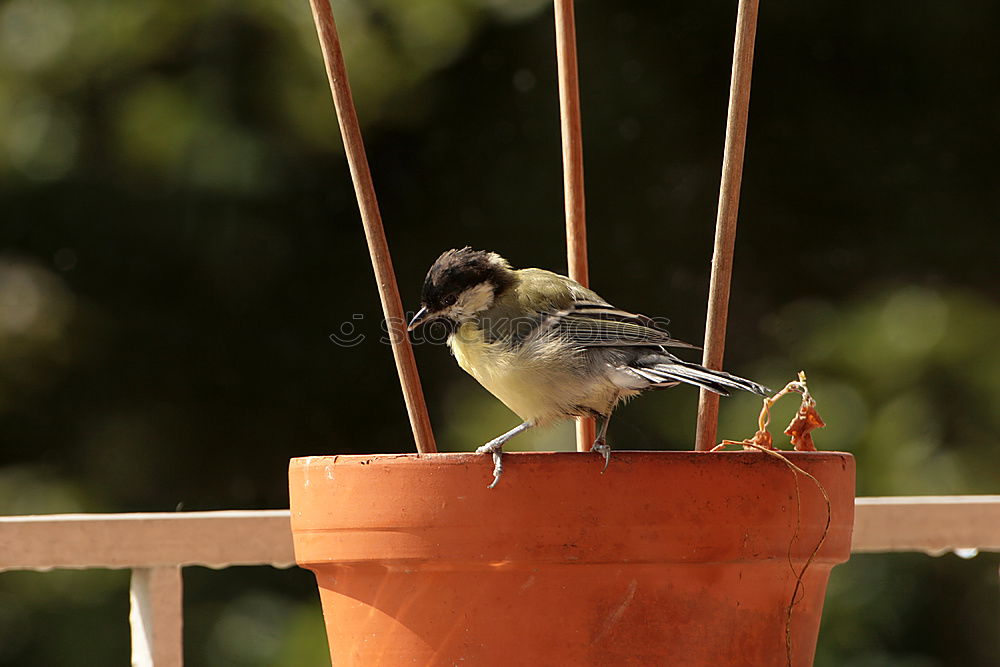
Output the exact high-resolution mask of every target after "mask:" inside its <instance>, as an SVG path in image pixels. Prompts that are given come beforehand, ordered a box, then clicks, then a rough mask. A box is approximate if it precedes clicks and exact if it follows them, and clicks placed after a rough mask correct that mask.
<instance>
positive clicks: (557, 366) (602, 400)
mask: <svg viewBox="0 0 1000 667" xmlns="http://www.w3.org/2000/svg"><path fill="white" fill-rule="evenodd" d="M448 345H449V346H450V347H451V350H452V352H453V353H454V355H455V359H456V361H458V365H459V366H461V367H462V369H463V370H465V371H466V372H467V373H469V375H471V376H472V377H474V378H476V380H478V381H479V384H481V385H483V386H484V387H485V388H486V389H487V390H488V391H489V392H490V393H491V394H493V395H494V396H496V397H497V398H498V399H500V400H501V401H502V402H503V404H504V405H506V406H507V407H508V408H510V409H511V410H513V411H514V412H515V413H517V415H518V416H519V417H521V419H523V420H525V421H531V422H534V423H543V422H546V421H550V420H553V419H557V418H561V417H566V416H567V413H570V412H572V410H573V409H574V408H576V407H578V406H581V405H582V406H587V407H591V408H593V409H595V410H597V411H598V412H605V411H606V410H607V409H608V408H610V403H611V401H612V400H613V399H612V393H613V391H612V389H613V388H612V387H611V386H610V385H608V387H604V386H603V385H605V384H607V383H606V382H604V381H598V380H597V378H594V379H593V380H589V379H585V378H583V377H581V374H580V372H579V371H580V369H579V368H578V367H577V365H576V360H575V358H574V356H573V354H572V353H569V354H567V351H566V350H565V349H564V348H562V347H560V346H559V345H558V344H557V343H554V342H553V341H544V340H543V341H533V342H528V343H525V344H524V345H522V346H521V347H519V348H517V349H516V350H511V349H510V348H509V347H506V346H505V345H503V344H502V343H488V342H487V341H486V340H485V339H484V337H483V332H482V330H480V329H479V328H478V327H477V326H475V325H474V324H472V323H466V324H464V325H462V326H461V327H459V329H458V330H457V331H456V332H455V333H454V334H453V335H452V336H451V337H450V338H449V339H448Z"/></svg>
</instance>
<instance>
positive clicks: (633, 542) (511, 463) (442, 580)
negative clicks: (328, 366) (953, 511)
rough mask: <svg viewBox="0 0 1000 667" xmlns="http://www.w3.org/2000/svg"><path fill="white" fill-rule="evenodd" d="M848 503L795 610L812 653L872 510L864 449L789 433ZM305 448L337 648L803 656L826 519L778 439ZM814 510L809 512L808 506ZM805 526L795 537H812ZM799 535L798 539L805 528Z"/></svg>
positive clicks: (315, 551) (810, 466)
mask: <svg viewBox="0 0 1000 667" xmlns="http://www.w3.org/2000/svg"><path fill="white" fill-rule="evenodd" d="M785 454H786V455H787V456H788V457H789V458H790V459H791V460H793V461H794V462H795V463H796V464H797V465H799V466H801V467H802V468H803V469H805V470H807V471H809V472H810V473H812V474H813V475H815V476H816V477H817V478H818V479H819V480H820V481H821V482H822V483H823V485H824V486H825V487H826V489H827V492H828V493H829V495H830V498H831V501H832V505H833V507H832V522H831V524H830V530H829V534H828V535H827V538H826V540H825V542H824V544H823V547H822V549H821V550H820V551H819V553H818V554H817V556H816V558H815V560H814V561H813V562H812V564H811V565H810V567H809V569H808V570H807V572H806V575H805V577H804V590H803V595H802V596H801V599H800V600H799V601H798V602H797V604H796V605H795V606H794V610H793V612H792V622H791V638H792V647H793V649H792V650H793V657H794V660H793V663H794V665H796V666H799V665H809V664H811V663H812V658H813V653H814V651H815V644H816V636H817V632H818V629H819V619H820V612H821V610H822V606H823V597H824V594H825V590H826V582H827V577H828V575H829V572H830V569H831V568H832V567H833V566H834V565H835V564H837V563H841V562H844V561H846V560H847V558H848V556H849V553H850V544H851V529H852V525H853V521H854V459H853V458H852V457H851V456H850V455H849V454H842V453H829V452H805V453H798V452H785ZM504 463H505V472H504V477H503V480H502V481H501V482H500V484H499V486H498V487H497V488H496V489H493V490H487V489H486V485H487V483H488V482H489V481H490V479H491V470H492V466H491V465H490V462H489V460H488V459H487V457H485V456H478V455H473V454H435V455H429V456H418V455H415V454H414V455H377V456H330V457H308V458H301V459H293V460H292V461H291V467H290V473H289V477H290V491H291V511H292V530H293V533H294V540H295V556H296V560H297V561H298V563H299V565H301V566H302V567H305V568H308V569H310V570H312V571H313V572H315V574H316V578H317V581H318V583H319V589H320V597H321V599H322V603H323V614H324V616H325V619H326V627H327V633H328V637H329V641H330V653H331V656H332V660H333V664H334V665H364V666H366V667H368V666H371V665H403V664H407V665H408V664H417V665H456V664H467V665H677V666H690V665H706V666H708V665H711V666H712V667H720V666H722V665H754V666H756V667H761V666H766V665H786V664H787V663H786V638H785V625H786V619H787V612H788V606H789V603H790V600H791V596H792V590H793V587H794V585H795V575H794V574H793V572H792V567H791V566H790V564H789V560H791V562H792V564H793V565H794V567H795V569H796V570H797V571H798V570H801V568H802V564H803V563H804V562H805V560H806V559H807V558H808V556H809V554H810V553H812V551H813V549H814V547H815V546H816V544H817V542H818V540H819V539H820V536H821V534H822V532H823V527H824V525H825V524H826V519H827V510H826V504H825V502H824V500H823V498H822V496H821V494H820V493H819V491H818V490H817V489H816V487H815V485H814V484H813V483H812V482H811V481H809V480H808V479H805V478H803V477H801V476H800V477H799V478H798V481H799V485H798V486H799V489H800V492H801V511H797V509H796V508H797V505H796V491H795V479H794V477H793V473H792V472H791V470H790V469H789V468H788V467H787V466H786V465H784V464H783V463H782V462H780V461H776V460H775V459H773V458H771V457H768V456H766V455H764V454H761V453H760V452H721V453H714V454H711V453H701V452H622V451H616V452H615V453H614V454H613V455H612V458H611V465H610V467H609V468H608V470H607V472H606V473H605V474H603V475H602V474H600V469H601V461H600V457H598V456H596V455H588V454H578V453H575V452H566V453H512V454H507V455H506V457H505V459H504ZM797 524H798V528H797V529H796V525H797ZM796 534H797V537H795V536H796ZM793 538H794V539H793Z"/></svg>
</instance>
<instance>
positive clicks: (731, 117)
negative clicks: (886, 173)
mask: <svg viewBox="0 0 1000 667" xmlns="http://www.w3.org/2000/svg"><path fill="white" fill-rule="evenodd" d="M757 4H758V0H740V4H739V9H738V10H737V17H736V43H735V44H734V45H733V72H732V79H731V80H730V84H729V113H728V118H727V121H726V148H725V153H724V155H723V158H722V183H721V185H720V187H719V212H718V217H717V218H716V223H715V250H714V251H713V253H712V278H711V283H710V285H709V289H708V315H707V318H706V322H705V352H704V355H703V357H702V362H701V363H702V365H703V366H705V367H706V368H711V369H713V370H722V358H723V355H724V352H725V347H726V318H727V316H728V314H729V285H730V280H731V278H732V272H733V247H734V245H735V243H736V216H737V213H738V212H739V206H740V184H741V182H742V179H743V152H744V147H745V145H746V136H747V109H748V107H749V105H750V75H751V72H752V70H753V45H754V37H755V35H756V32H757ZM718 417H719V396H718V394H714V393H712V392H710V391H707V390H705V389H702V390H701V396H700V398H699V401H698V428H697V435H696V438H695V449H697V450H700V451H708V450H710V449H712V447H714V446H715V438H716V428H717V426H718Z"/></svg>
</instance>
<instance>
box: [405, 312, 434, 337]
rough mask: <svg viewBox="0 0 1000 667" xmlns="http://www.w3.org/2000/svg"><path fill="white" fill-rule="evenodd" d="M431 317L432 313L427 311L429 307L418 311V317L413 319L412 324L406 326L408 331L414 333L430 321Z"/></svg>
mask: <svg viewBox="0 0 1000 667" xmlns="http://www.w3.org/2000/svg"><path fill="white" fill-rule="evenodd" d="M430 317H431V312H430V311H429V310H427V306H424V307H423V308H421V309H420V310H418V311H417V314H416V315H414V316H413V319H412V320H410V323H409V324H408V325H407V326H406V330H407V331H413V330H414V329H416V328H417V327H419V326H420V325H421V324H423V323H424V322H425V321H427V320H428V319H430Z"/></svg>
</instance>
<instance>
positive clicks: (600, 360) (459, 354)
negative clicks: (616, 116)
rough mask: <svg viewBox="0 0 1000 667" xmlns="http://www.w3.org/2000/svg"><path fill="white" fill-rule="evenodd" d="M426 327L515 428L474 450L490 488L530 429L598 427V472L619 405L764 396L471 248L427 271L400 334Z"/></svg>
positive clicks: (598, 302)
mask: <svg viewBox="0 0 1000 667" xmlns="http://www.w3.org/2000/svg"><path fill="white" fill-rule="evenodd" d="M432 321H433V322H440V323H442V324H444V326H445V327H446V331H447V333H448V336H447V344H448V346H449V348H450V349H451V352H452V354H453V355H454V357H455V359H456V361H457V362H458V365H459V366H460V367H461V368H462V369H463V370H465V371H466V372H467V373H469V374H470V375H471V376H472V377H474V378H475V379H476V380H477V381H478V382H479V383H480V384H481V385H482V386H483V387H485V388H486V389H487V390H488V391H489V392H490V393H491V394H493V395H494V396H495V397H496V398H498V399H499V400H500V401H501V402H502V403H503V404H504V405H506V406H507V407H508V408H510V410H511V411H513V412H514V413H515V414H517V415H518V416H519V417H520V418H521V420H522V423H521V424H520V425H518V426H516V427H514V428H513V429H511V430H510V431H507V432H506V433H504V434H502V435H500V436H498V437H496V438H494V439H493V440H490V441H489V442H487V443H486V444H484V445H483V446H481V447H479V448H478V449H477V450H476V453H478V454H491V455H492V458H493V483H492V484H490V485H489V488H493V487H495V486H496V485H497V483H498V482H499V481H500V477H501V475H502V474H503V460H502V454H503V446H504V444H505V443H506V442H508V441H509V440H510V439H511V438H513V437H514V436H516V435H518V434H520V433H523V432H525V431H527V430H528V429H531V428H534V427H537V426H544V425H547V424H551V423H554V422H557V421H560V420H564V419H569V418H573V417H595V418H600V419H602V420H603V423H602V425H601V428H600V431H599V432H598V433H597V437H596V440H595V441H594V443H593V446H592V448H591V450H592V451H594V452H597V453H598V454H601V455H602V456H603V457H604V468H603V469H602V472H603V471H604V470H606V469H607V467H608V462H609V461H610V457H611V448H610V447H609V446H608V444H607V430H608V424H609V423H610V421H611V414H612V413H613V412H614V409H615V407H616V406H617V405H618V404H619V403H621V402H622V401H624V400H626V399H629V398H632V397H634V396H637V395H639V394H641V393H643V392H645V391H649V390H653V389H664V388H667V387H673V386H676V385H678V384H688V385H694V386H696V387H701V388H703V389H707V390H709V391H712V392H715V393H716V394H721V395H723V396H727V395H729V391H730V390H732V389H740V390H744V391H749V392H752V393H755V394H759V395H762V396H767V395H768V394H769V393H770V390H769V389H768V388H767V387H765V386H763V385H761V384H758V383H756V382H753V381H751V380H747V379H744V378H741V377H737V376H735V375H731V374H729V373H725V372H722V371H717V370H711V369H708V368H705V367H704V366H701V365H699V364H697V363H693V362H690V361H684V360H682V359H680V358H678V357H676V356H674V355H673V354H672V353H671V352H668V351H667V350H668V348H689V349H700V348H698V347H696V346H694V345H690V344H688V343H684V342H682V341H679V340H676V339H674V338H671V337H670V334H669V333H668V332H666V331H665V330H663V329H662V328H660V327H659V326H658V324H657V323H656V322H655V321H654V320H653V319H651V318H649V317H646V316H645V315H640V314H638V313H632V312H629V311H625V310H620V309H618V308H616V307H615V306H613V305H611V304H610V303H609V302H608V301H606V300H605V299H603V298H601V297H600V296H599V295H598V294H597V293H596V292H594V291H592V290H589V289H587V288H586V287H584V286H583V285H581V284H580V283H578V282H576V281H575V280H572V279H571V278H568V277H566V276H563V275H560V274H558V273H553V272H552V271H546V270H544V269H536V268H527V269H514V268H512V267H511V265H510V263H509V262H508V261H507V260H505V259H504V258H503V257H501V256H500V255H498V254H497V253H495V252H491V251H486V250H473V249H472V248H470V247H468V246H467V247H464V248H457V249H452V250H448V251H446V252H444V253H442V254H441V256H440V257H438V258H437V260H436V261H435V262H434V263H433V264H432V265H431V268H430V270H429V271H428V272H427V277H426V278H425V280H424V284H423V289H422V290H421V295H420V308H419V310H417V312H416V313H415V314H414V315H413V317H412V319H411V320H410V321H409V323H408V325H407V330H408V331H411V332H412V331H414V330H415V329H417V328H418V327H420V326H421V325H424V324H427V323H429V322H432Z"/></svg>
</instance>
